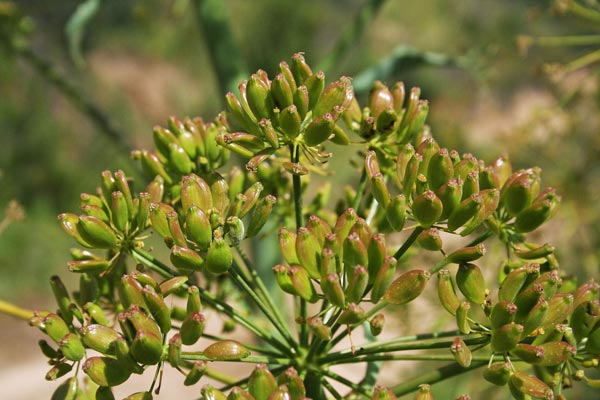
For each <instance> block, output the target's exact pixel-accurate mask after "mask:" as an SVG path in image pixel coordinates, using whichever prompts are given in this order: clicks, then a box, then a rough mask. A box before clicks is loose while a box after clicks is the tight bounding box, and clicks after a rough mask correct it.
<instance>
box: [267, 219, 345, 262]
mask: <svg viewBox="0 0 600 400" xmlns="http://www.w3.org/2000/svg"><path fill="white" fill-rule="evenodd" d="M348 231H350V229H348ZM278 237H279V250H280V251H281V255H282V256H283V258H284V260H285V261H287V263H288V264H289V265H295V264H300V260H299V259H298V255H297V254H296V239H297V236H296V233H294V232H290V231H289V230H287V229H286V228H281V229H279V232H278Z"/></svg>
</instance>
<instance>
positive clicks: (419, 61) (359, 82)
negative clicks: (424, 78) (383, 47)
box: [352, 45, 458, 95]
mask: <svg viewBox="0 0 600 400" xmlns="http://www.w3.org/2000/svg"><path fill="white" fill-rule="evenodd" d="M423 65H429V66H435V67H444V66H456V65H458V60H457V59H456V58H455V57H452V56H449V55H446V54H441V53H434V52H429V51H421V50H418V49H415V48H414V47H410V46H405V45H401V46H398V47H396V48H395V49H394V50H393V51H392V54H391V55H390V56H388V57H386V58H383V59H382V60H381V61H379V62H378V63H377V64H375V65H374V66H372V67H370V68H368V69H366V70H364V71H363V72H361V73H359V74H357V75H356V76H355V77H354V79H353V80H352V86H354V91H355V92H356V93H357V94H358V95H362V94H364V93H367V92H368V91H369V89H370V88H371V86H372V85H373V82H374V81H375V80H377V79H380V80H384V79H386V78H387V77H389V76H391V75H397V74H399V73H400V72H402V71H405V70H408V69H410V70H414V69H415V68H417V67H419V66H423Z"/></svg>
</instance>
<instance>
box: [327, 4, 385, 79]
mask: <svg viewBox="0 0 600 400" xmlns="http://www.w3.org/2000/svg"><path fill="white" fill-rule="evenodd" d="M385 1H386V0H368V1H366V2H365V4H364V5H363V6H362V7H361V9H360V10H359V11H358V15H357V16H356V18H355V19H354V21H353V23H352V25H350V26H349V27H348V28H347V29H346V30H345V31H344V32H343V33H342V36H341V37H340V38H339V40H338V41H337V43H336V44H335V47H334V48H333V50H332V51H331V52H329V53H328V55H327V56H326V57H325V58H324V59H323V60H322V61H321V62H320V63H319V65H318V69H320V70H322V71H325V72H329V71H331V69H332V68H333V67H334V66H336V65H339V64H340V63H341V62H342V60H343V58H344V57H345V56H346V55H347V53H348V51H349V50H351V49H352V48H354V47H355V46H356V43H357V42H358V41H359V40H360V37H361V36H362V35H363V33H364V31H365V29H366V28H367V27H368V26H369V24H370V23H371V22H372V21H373V20H374V19H375V17H376V16H377V13H378V12H379V10H380V9H381V7H382V6H383V4H384V3H385Z"/></svg>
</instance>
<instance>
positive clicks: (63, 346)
mask: <svg viewBox="0 0 600 400" xmlns="http://www.w3.org/2000/svg"><path fill="white" fill-rule="evenodd" d="M58 347H59V348H60V352H61V353H62V354H63V356H65V358H66V359H67V360H70V361H79V360H81V359H82V358H83V357H84V356H85V347H83V343H81V339H79V336H77V335H76V334H75V333H73V332H69V333H67V334H66V335H65V336H63V337H62V339H60V340H59V341H58Z"/></svg>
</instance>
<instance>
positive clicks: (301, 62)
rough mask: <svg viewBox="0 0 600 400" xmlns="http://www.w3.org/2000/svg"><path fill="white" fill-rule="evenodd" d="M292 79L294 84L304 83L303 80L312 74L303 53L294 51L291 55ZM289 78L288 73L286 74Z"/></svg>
mask: <svg viewBox="0 0 600 400" xmlns="http://www.w3.org/2000/svg"><path fill="white" fill-rule="evenodd" d="M290 70H291V72H292V76H293V78H294V79H293V81H294V82H295V83H296V85H298V86H300V85H304V82H305V81H306V80H307V79H308V77H309V76H311V75H312V74H313V72H312V69H311V68H310V66H309V65H308V63H307V62H306V60H305V59H304V53H295V54H294V55H292V64H291V65H290ZM287 79H289V75H288V76H287Z"/></svg>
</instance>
